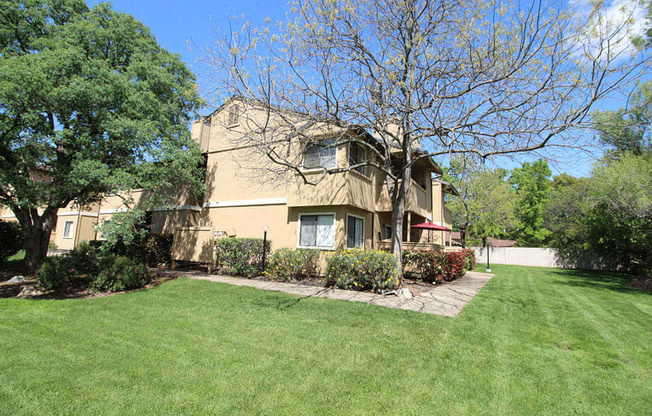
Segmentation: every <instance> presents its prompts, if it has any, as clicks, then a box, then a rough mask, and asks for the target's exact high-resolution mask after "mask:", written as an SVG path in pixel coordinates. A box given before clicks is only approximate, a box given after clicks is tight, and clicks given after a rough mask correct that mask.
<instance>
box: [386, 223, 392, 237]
mask: <svg viewBox="0 0 652 416" xmlns="http://www.w3.org/2000/svg"><path fill="white" fill-rule="evenodd" d="M385 238H389V239H391V238H392V226H391V225H386V226H385Z"/></svg>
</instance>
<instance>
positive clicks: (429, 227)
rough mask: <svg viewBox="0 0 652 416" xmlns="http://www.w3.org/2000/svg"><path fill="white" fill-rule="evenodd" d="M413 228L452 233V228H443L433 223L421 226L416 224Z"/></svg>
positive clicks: (425, 223) (424, 223)
mask: <svg viewBox="0 0 652 416" xmlns="http://www.w3.org/2000/svg"><path fill="white" fill-rule="evenodd" d="M412 228H422V229H424V230H435V231H450V228H446V227H442V226H441V225H439V224H435V223H433V222H423V223H421V224H414V225H413V226H412Z"/></svg>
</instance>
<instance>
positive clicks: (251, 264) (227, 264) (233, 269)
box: [216, 238, 271, 277]
mask: <svg viewBox="0 0 652 416" xmlns="http://www.w3.org/2000/svg"><path fill="white" fill-rule="evenodd" d="M216 245H217V267H218V269H219V270H220V271H221V272H222V273H226V274H231V275H234V276H247V277H254V276H257V275H259V274H261V273H262V260H263V240H262V239H260V238H222V239H219V240H217V244H216ZM270 247H271V242H270V241H267V247H266V248H265V251H266V252H268V253H269V249H270Z"/></svg>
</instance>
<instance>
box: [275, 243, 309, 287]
mask: <svg viewBox="0 0 652 416" xmlns="http://www.w3.org/2000/svg"><path fill="white" fill-rule="evenodd" d="M266 273H267V274H269V275H271V276H274V277H276V278H277V279H279V280H286V281H290V280H301V279H305V278H306V277H310V276H317V275H318V274H319V250H310V249H296V250H293V249H289V248H279V249H277V250H274V252H273V253H272V255H271V256H270V259H269V267H268V268H267V272H266Z"/></svg>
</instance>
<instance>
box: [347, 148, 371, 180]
mask: <svg viewBox="0 0 652 416" xmlns="http://www.w3.org/2000/svg"><path fill="white" fill-rule="evenodd" d="M366 161H367V152H366V151H365V149H364V148H363V147H362V146H360V145H359V144H358V143H351V144H350V145H349V166H355V165H359V164H361V163H364V162H366ZM354 170H355V171H357V172H360V173H362V174H363V175H366V174H367V167H366V166H358V167H357V168H355V169H354Z"/></svg>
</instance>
